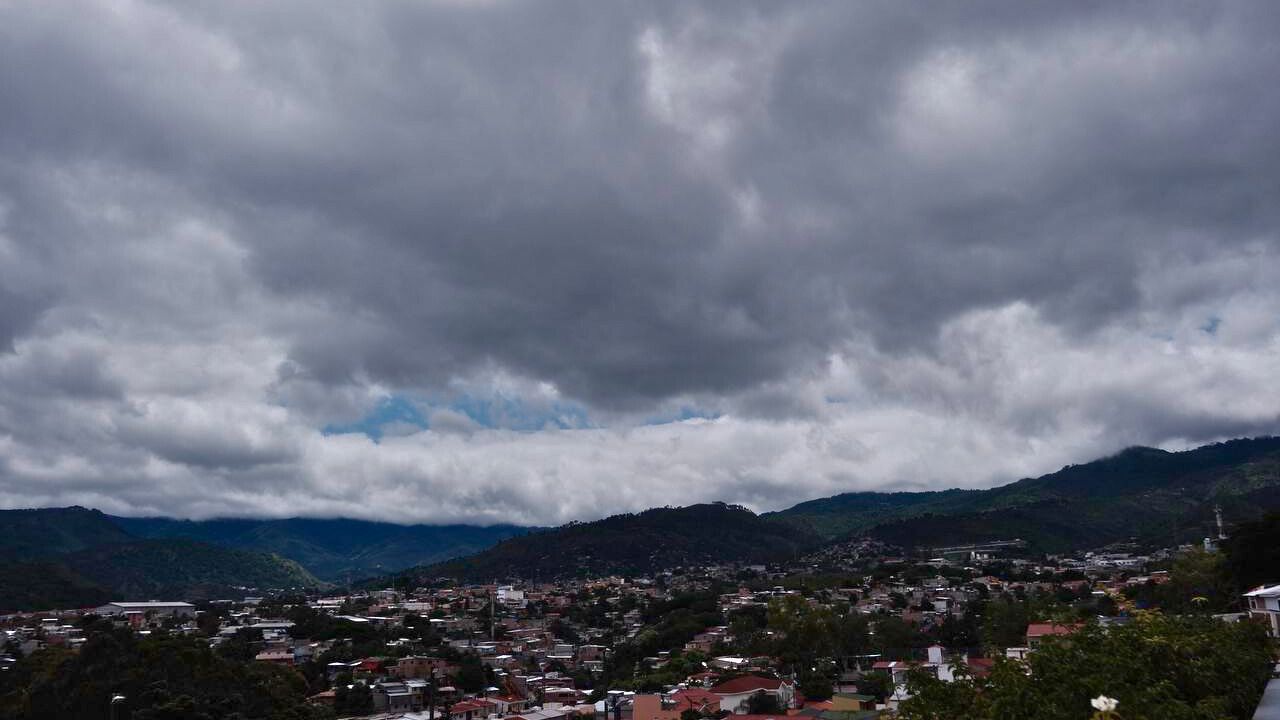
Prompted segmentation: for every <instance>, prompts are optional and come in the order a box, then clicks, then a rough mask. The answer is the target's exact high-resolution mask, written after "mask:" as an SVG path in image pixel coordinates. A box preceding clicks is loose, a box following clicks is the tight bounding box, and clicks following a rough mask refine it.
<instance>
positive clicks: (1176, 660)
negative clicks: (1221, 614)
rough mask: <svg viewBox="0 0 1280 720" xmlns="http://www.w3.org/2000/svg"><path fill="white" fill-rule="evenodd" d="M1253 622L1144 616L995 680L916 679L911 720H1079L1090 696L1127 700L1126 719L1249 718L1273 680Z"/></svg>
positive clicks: (1003, 669) (996, 673) (908, 708)
mask: <svg viewBox="0 0 1280 720" xmlns="http://www.w3.org/2000/svg"><path fill="white" fill-rule="evenodd" d="M1270 659H1271V656H1270V649H1269V646H1268V640H1267V638H1266V634H1265V632H1264V630H1263V629H1262V628H1261V627H1260V626H1258V625H1256V624H1254V623H1248V622H1245V623H1238V624H1229V623H1224V622H1221V621H1219V620H1215V619H1213V618H1212V617H1208V616H1203V615H1199V616H1185V617H1174V616H1164V615H1160V614H1149V615H1148V614H1144V615H1141V616H1139V617H1138V618H1137V619H1136V620H1135V622H1133V623H1130V624H1128V625H1123V626H1117V627H1111V628H1102V627H1099V626H1097V625H1090V626H1088V627H1086V628H1084V629H1083V630H1081V631H1080V632H1078V633H1076V634H1073V635H1070V636H1066V637H1061V638H1052V639H1048V640H1046V641H1045V642H1044V643H1043V644H1042V645H1041V647H1040V648H1039V649H1038V650H1037V651H1036V652H1034V653H1032V654H1031V655H1030V656H1029V657H1028V660H1027V661H1026V663H1025V664H1024V663H1022V662H1018V661H1014V660H1006V659H1000V660H998V661H997V662H996V665H995V667H994V669H993V670H992V672H991V674H990V676H989V677H985V678H981V679H973V678H968V679H962V680H959V681H956V682H952V683H945V682H941V681H939V680H937V679H936V678H933V677H930V676H928V675H927V674H925V673H918V674H915V675H914V676H913V677H911V678H910V681H909V683H908V684H909V687H910V690H911V691H912V693H913V695H914V697H912V698H911V699H909V700H907V701H905V702H904V703H903V704H902V708H901V715H900V717H901V718H903V720H952V719H954V720H1079V719H1080V718H1084V717H1088V715H1089V700H1090V698H1093V697H1096V696H1098V695H1107V696H1109V697H1114V698H1117V699H1118V700H1119V701H1120V708H1119V709H1120V714H1121V716H1122V717H1124V718H1125V720H1222V719H1223V718H1249V717H1250V716H1251V715H1252V713H1253V709H1254V707H1255V706H1256V705H1257V702H1258V698H1259V697H1260V696H1261V694H1262V689H1263V687H1264V686H1265V685H1266V682H1267V680H1268V678H1269V677H1270Z"/></svg>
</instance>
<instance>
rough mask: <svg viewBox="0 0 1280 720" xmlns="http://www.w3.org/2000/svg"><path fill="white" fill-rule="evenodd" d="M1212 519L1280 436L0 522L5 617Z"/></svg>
mask: <svg viewBox="0 0 1280 720" xmlns="http://www.w3.org/2000/svg"><path fill="white" fill-rule="evenodd" d="M1215 507H1220V508H1221V509H1222V512H1223V514H1224V516H1225V517H1227V518H1228V520H1229V522H1232V523H1234V522H1241V521H1245V520H1251V519H1254V518H1257V517H1259V516H1260V515H1262V514H1263V513H1264V512H1265V511H1267V510H1270V509H1277V508H1280V438H1273V437H1268V438H1256V439H1242V440H1232V441H1228V442H1224V443H1217V444H1213V445H1206V446H1204V447H1200V448H1196V449H1194V450H1187V451H1182V452H1167V451H1164V450H1159V449H1155V448H1144V447H1135V448H1129V449H1127V450H1124V451H1122V452H1120V453H1117V454H1116V455H1113V456H1111V457H1107V458H1102V459H1100V460H1095V461H1093V462H1089V463H1085V464H1082V465H1070V466H1067V467H1064V468H1062V469H1061V470H1059V471H1057V472H1054V473H1050V474H1047V475H1043V476H1040V477H1036V478H1027V479H1023V480H1019V481H1017V482H1014V483H1010V484H1008V485H1003V486H1000V487H995V488H991V489H988V490H942V491H937V492H900V493H877V492H855V493H845V494H841V495H835V496H833V497H829V498H821V499H817V500H809V501H806V502H802V503H800V504H798V505H795V506H794V507H791V508H788V509H786V510H782V511H779V512H771V513H764V514H762V515H757V514H755V513H753V512H751V511H750V510H748V509H746V508H743V507H740V506H735V505H726V504H724V503H711V504H704V505H693V506H689V507H678V508H671V507H668V508H655V509H651V510H647V511H644V512H640V513H631V514H625V515H615V516H612V517H608V518H604V519H602V520H597V521H594V522H585V523H582V522H575V523H570V524H568V525H564V526H561V527H558V528H552V529H539V528H521V527H517V526H513V525H499V526H492V527H478V526H470V525H447V526H429V525H410V526H404V525H395V524H391V523H379V522H368V521H360V520H346V519H332V520H324V519H302V518H293V519H284V520H243V519H227V520H206V521H188V520H173V519H168V518H126V517H112V516H108V515H105V514H103V513H101V512H98V511H96V510H87V509H85V508H52V509H42V510H8V511H0V558H8V559H7V560H0V577H3V578H5V579H6V580H7V581H6V582H4V583H0V609H13V608H20V607H36V606H38V605H39V602H40V601H45V602H53V601H57V602H60V603H63V604H75V603H73V602H72V600H74V599H90V601H89V602H85V603H81V604H93V602H97V601H98V600H99V599H102V597H103V596H104V594H109V595H113V596H116V597H117V599H119V597H124V596H129V597H132V598H135V599H136V598H138V597H144V596H146V597H154V596H178V595H182V596H184V597H212V596H215V595H218V594H219V593H229V592H231V591H233V590H237V589H239V588H240V587H241V586H247V587H257V588H268V587H304V586H320V585H323V584H325V583H326V582H337V583H342V584H349V583H350V582H351V581H352V580H354V579H360V578H366V577H381V578H383V581H386V580H389V579H392V578H398V579H401V580H415V581H422V580H429V579H434V578H439V577H451V578H457V579H463V580H483V581H492V580H499V579H506V578H531V579H535V578H536V579H552V578H560V577H575V576H585V575H600V574H612V573H647V572H653V571H656V570H661V569H665V568H670V567H676V566H687V565H700V564H710V563H723V562H745V563H767V562H773V561H780V560H786V559H789V558H793V557H796V556H798V555H800V554H802V553H804V552H806V551H808V550H812V549H816V548H818V547H821V546H822V545H824V544H826V543H833V542H844V541H846V540H849V539H851V538H857V537H872V538H876V539H880V540H883V541H886V542H889V543H891V544H894V545H900V546H903V547H908V548H929V547H937V546H942V545H953V544H960V543H967V542H978V541H988V540H1005V539H1014V538H1019V539H1022V540H1025V541H1026V542H1027V543H1028V546H1029V548H1030V549H1031V550H1032V551H1040V552H1057V551H1063V550H1069V549H1078V548H1091V547H1100V546H1103V545H1106V544H1109V543H1112V542H1116V541H1120V540H1136V541H1138V542H1141V543H1145V544H1148V545H1170V544H1175V543H1179V542H1186V541H1193V540H1196V539H1199V538H1200V537H1203V536H1205V535H1209V534H1212V533H1213V532H1214V509H1215ZM404 568H408V569H404ZM402 569H404V570H402ZM54 604H56V603H54Z"/></svg>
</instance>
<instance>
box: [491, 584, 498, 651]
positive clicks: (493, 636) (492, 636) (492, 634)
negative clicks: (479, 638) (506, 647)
mask: <svg viewBox="0 0 1280 720" xmlns="http://www.w3.org/2000/svg"><path fill="white" fill-rule="evenodd" d="M493 604H494V600H493V589H492V588H490V589H489V642H493V641H494V639H495V638H496V637H497V635H495V633H494V631H493Z"/></svg>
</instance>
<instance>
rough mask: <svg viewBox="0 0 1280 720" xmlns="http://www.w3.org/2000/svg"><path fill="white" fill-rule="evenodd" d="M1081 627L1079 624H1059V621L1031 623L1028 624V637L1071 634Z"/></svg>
mask: <svg viewBox="0 0 1280 720" xmlns="http://www.w3.org/2000/svg"><path fill="white" fill-rule="evenodd" d="M1079 629H1080V626H1079V625H1059V624H1058V623H1031V624H1030V625H1028V626H1027V637H1029V638H1033V637H1045V636H1047V635H1070V634H1071V633H1073V632H1075V631H1077V630H1079Z"/></svg>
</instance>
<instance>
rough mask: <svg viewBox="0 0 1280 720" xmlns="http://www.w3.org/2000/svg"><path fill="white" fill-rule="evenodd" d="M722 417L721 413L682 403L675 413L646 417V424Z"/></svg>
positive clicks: (663, 423)
mask: <svg viewBox="0 0 1280 720" xmlns="http://www.w3.org/2000/svg"><path fill="white" fill-rule="evenodd" d="M719 417H720V413H718V412H711V411H709V410H703V409H701V408H696V407H690V406H688V405H681V406H680V408H679V409H678V410H676V411H675V412H673V413H666V414H663V415H654V416H652V417H649V418H646V419H645V421H644V424H645V425H667V424H670V423H678V422H684V421H686V420H715V419H717V418H719Z"/></svg>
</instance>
